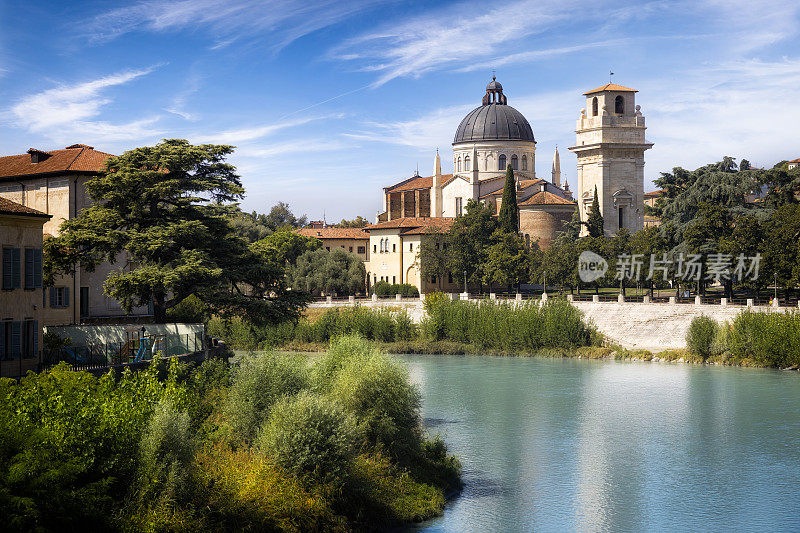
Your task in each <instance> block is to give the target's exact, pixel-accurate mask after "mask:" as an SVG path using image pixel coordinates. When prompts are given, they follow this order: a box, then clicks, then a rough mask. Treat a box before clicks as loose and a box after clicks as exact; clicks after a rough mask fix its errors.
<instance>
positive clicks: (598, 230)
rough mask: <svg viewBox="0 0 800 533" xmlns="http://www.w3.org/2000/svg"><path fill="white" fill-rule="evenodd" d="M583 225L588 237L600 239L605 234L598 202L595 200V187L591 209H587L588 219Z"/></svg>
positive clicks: (595, 187)
mask: <svg viewBox="0 0 800 533" xmlns="http://www.w3.org/2000/svg"><path fill="white" fill-rule="evenodd" d="M585 224H586V229H587V231H589V236H590V237H602V236H603V234H604V233H605V231H604V228H603V215H601V214H600V201H599V200H598V199H597V185H595V186H594V201H593V202H592V207H590V208H589V217H588V218H587V219H586V222H585Z"/></svg>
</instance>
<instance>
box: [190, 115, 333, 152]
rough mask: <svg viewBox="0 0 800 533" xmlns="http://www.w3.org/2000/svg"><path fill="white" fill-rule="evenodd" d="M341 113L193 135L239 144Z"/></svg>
mask: <svg viewBox="0 0 800 533" xmlns="http://www.w3.org/2000/svg"><path fill="white" fill-rule="evenodd" d="M343 116H344V115H343V114H338V113H337V114H332V115H323V116H316V117H303V118H296V119H292V120H286V119H284V120H283V121H279V122H273V123H269V124H260V125H257V126H246V127H241V128H234V129H228V130H224V131H221V132H219V133H213V134H206V133H198V134H196V135H195V136H194V137H196V138H198V139H201V140H203V141H204V142H214V143H220V144H235V145H239V144H242V143H247V142H250V141H255V140H257V139H261V138H263V137H268V136H270V135H273V134H275V133H277V132H279V131H282V130H285V129H289V128H294V127H297V126H302V125H304V124H308V123H309V122H314V121H319V120H329V119H338V118H342V117H343Z"/></svg>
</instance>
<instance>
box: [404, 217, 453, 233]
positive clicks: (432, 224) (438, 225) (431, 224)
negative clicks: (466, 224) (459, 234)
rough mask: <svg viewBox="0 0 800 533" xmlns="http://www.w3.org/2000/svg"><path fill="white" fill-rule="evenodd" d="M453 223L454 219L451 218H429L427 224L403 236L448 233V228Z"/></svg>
mask: <svg viewBox="0 0 800 533" xmlns="http://www.w3.org/2000/svg"><path fill="white" fill-rule="evenodd" d="M454 221H455V218H452V217H436V218H429V219H428V224H426V225H424V226H420V227H418V228H415V229H412V230H411V231H406V232H404V233H403V235H430V234H442V233H447V232H448V231H450V227H451V226H452V225H453V222H454Z"/></svg>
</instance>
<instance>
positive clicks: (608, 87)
mask: <svg viewBox="0 0 800 533" xmlns="http://www.w3.org/2000/svg"><path fill="white" fill-rule="evenodd" d="M603 91H620V92H630V93H638V92H639V91H637V90H636V89H631V88H630V87H623V86H622V85H617V84H616V83H607V84H605V85H602V86H600V87H598V88H597V89H592V90H591V91H586V92H585V93H583V94H584V96H585V95H587V94H594V93H601V92H603Z"/></svg>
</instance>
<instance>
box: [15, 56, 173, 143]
mask: <svg viewBox="0 0 800 533" xmlns="http://www.w3.org/2000/svg"><path fill="white" fill-rule="evenodd" d="M154 68H156V67H151V68H148V69H144V70H130V71H125V72H120V73H116V74H112V75H109V76H104V77H102V78H98V79H96V80H92V81H87V82H82V83H78V84H74V85H61V86H58V87H55V88H52V89H47V90H45V91H42V92H39V93H35V94H31V95H28V96H25V97H23V98H22V99H21V100H19V101H18V102H17V103H16V104H14V105H13V106H12V107H11V108H10V109H9V110H8V111H7V112H6V113H5V115H7V116H10V118H11V120H12V121H13V122H14V123H15V124H16V125H17V126H19V127H21V128H24V129H26V130H27V131H28V132H30V133H39V134H43V135H44V136H46V137H49V138H51V139H54V140H65V139H71V138H74V137H75V136H80V137H81V138H82V139H87V138H94V139H97V138H102V139H106V140H124V139H140V138H144V137H149V136H152V135H157V134H158V131H155V130H153V129H152V127H153V125H154V123H155V122H156V121H157V120H158V117H149V118H144V119H139V120H135V121H130V122H126V123H120V124H114V123H111V122H109V121H105V120H101V121H96V120H91V119H93V118H96V117H98V116H99V115H101V113H102V112H103V107H104V106H106V105H108V104H109V103H111V101H112V100H111V98H109V97H107V96H104V93H105V91H106V90H108V89H111V88H113V87H118V86H121V85H125V84H127V83H130V82H132V81H134V80H136V79H138V78H141V77H142V76H145V75H147V74H149V73H150V72H152V71H153V70H154Z"/></svg>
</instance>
